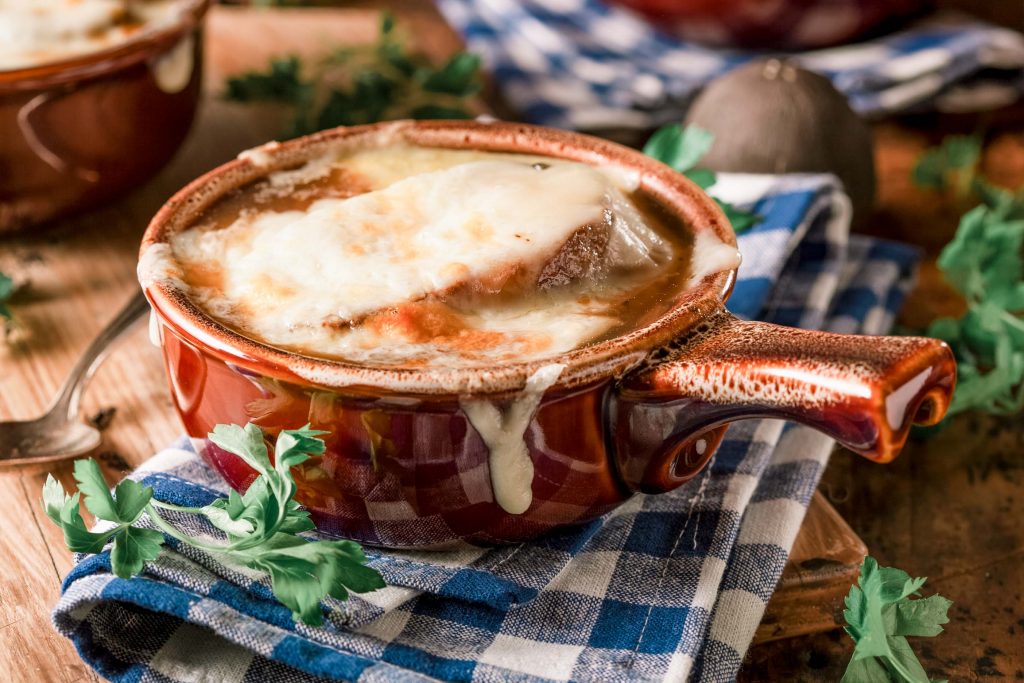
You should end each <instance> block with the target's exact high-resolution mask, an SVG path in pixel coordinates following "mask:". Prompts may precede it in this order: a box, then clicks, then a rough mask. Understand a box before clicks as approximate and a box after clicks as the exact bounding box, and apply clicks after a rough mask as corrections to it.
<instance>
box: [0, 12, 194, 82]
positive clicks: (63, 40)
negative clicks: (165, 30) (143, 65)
mask: <svg viewBox="0 0 1024 683" xmlns="http://www.w3.org/2000/svg"><path fill="white" fill-rule="evenodd" d="M181 6H182V0H133V1H132V2H126V1H125V0H0V70H6V69H20V68H25V67H30V66H37V65H40V64H46V63H48V62H54V61H57V60H60V59H66V58H69V57H73V56H76V55H81V54H87V53H90V52H96V51H98V50H102V49H104V48H108V47H111V46H113V45H117V44H118V43H122V42H124V41H126V40H128V39H129V38H131V37H132V36H134V35H136V34H137V33H138V32H139V30H141V29H144V28H152V27H157V26H165V25H169V24H171V23H173V21H174V20H175V19H176V18H177V17H178V14H179V10H180V8H181Z"/></svg>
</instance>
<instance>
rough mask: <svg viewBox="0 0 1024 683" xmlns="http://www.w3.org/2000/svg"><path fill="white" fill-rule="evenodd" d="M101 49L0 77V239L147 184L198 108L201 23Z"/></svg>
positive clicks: (192, 1)
mask: <svg viewBox="0 0 1024 683" xmlns="http://www.w3.org/2000/svg"><path fill="white" fill-rule="evenodd" d="M209 3H210V0H183V9H182V13H181V18H180V20H179V21H177V22H176V23H174V24H173V25H170V26H166V27H160V28H158V29H154V30H152V31H148V30H146V31H141V32H140V33H139V34H138V36H136V37H133V38H132V39H130V40H128V41H126V42H124V43H120V44H117V45H115V46H112V47H109V48H105V49H103V50H99V51H96V52H90V53H87V54H83V55H79V56H75V57H71V58H68V59H62V60H60V61H55V62H49V63H46V64H41V65H38V66H32V67H25V68H20V69H13V70H3V71H0V235H2V234H4V233H7V232H13V231H15V230H19V229H23V228H27V227H30V226H33V225H37V224H39V223H43V222H45V221H49V220H51V219H54V218H58V217H62V216H67V215H70V214H73V213H76V212H79V211H82V210H84V209H88V208H91V207H94V206H97V205H99V204H102V203H103V202H105V201H107V200H109V199H111V198H113V197H115V196H117V195H118V194H121V193H123V192H126V191H128V190H130V189H132V188H134V187H137V186H138V185H141V184H142V183H143V182H145V181H146V180H148V179H149V178H150V177H151V176H152V175H153V174H155V173H156V172H157V171H158V170H160V168H161V167H162V166H163V165H164V164H165V163H167V161H168V160H169V159H170V158H171V156H172V155H173V154H174V152H175V151H177V149H178V147H179V145H180V144H181V142H182V140H184V138H185V134H186V133H187V132H188V129H189V126H191V124H192V119H193V117H194V115H195V111H196V105H197V104H198V103H199V86H200V80H201V74H202V45H203V41H202V31H201V29H202V19H203V17H204V15H205V13H206V10H207V8H208V7H209Z"/></svg>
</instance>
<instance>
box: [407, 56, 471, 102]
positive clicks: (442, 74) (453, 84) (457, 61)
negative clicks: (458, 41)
mask: <svg viewBox="0 0 1024 683" xmlns="http://www.w3.org/2000/svg"><path fill="white" fill-rule="evenodd" d="M479 72H480V57H478V56H477V55H474V54H470V53H469V52H460V53H458V54H456V55H455V56H453V57H452V58H451V59H449V60H448V62H447V63H446V64H445V65H444V66H442V67H441V68H440V69H438V70H437V71H434V72H432V73H429V72H427V73H426V75H425V76H424V77H422V78H421V85H422V87H423V89H424V90H426V91H427V92H436V93H447V94H449V95H456V96H458V97H469V96H470V95H474V94H476V93H477V92H478V91H479V90H480V79H479V78H478V75H479Z"/></svg>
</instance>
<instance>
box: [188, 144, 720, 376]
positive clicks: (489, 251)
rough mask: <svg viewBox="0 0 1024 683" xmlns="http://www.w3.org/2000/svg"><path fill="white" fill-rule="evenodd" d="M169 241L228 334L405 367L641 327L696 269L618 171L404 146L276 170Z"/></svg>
mask: <svg viewBox="0 0 1024 683" xmlns="http://www.w3.org/2000/svg"><path fill="white" fill-rule="evenodd" d="M712 239H713V238H712ZM716 244H717V246H718V247H720V249H719V252H721V251H722V249H721V248H724V251H725V252H726V255H727V256H728V258H727V259H726V262H721V258H720V256H721V253H719V256H718V260H719V262H721V263H720V267H719V268H718V269H722V268H726V267H732V266H734V265H735V262H734V260H735V259H736V258H738V257H737V256H736V252H735V249H734V248H732V247H727V246H726V245H722V244H719V243H717V241H716ZM697 246H700V245H697ZM714 246H715V245H712V247H714ZM170 249H171V257H172V259H173V268H174V271H175V273H176V277H177V278H178V279H179V280H181V281H182V282H183V283H184V286H186V287H187V288H188V292H189V295H190V297H191V298H192V299H193V301H195V302H196V303H197V304H198V305H199V306H200V307H201V308H203V309H204V310H205V311H206V312H207V313H208V314H209V315H210V316H211V317H213V318H214V319H216V320H218V321H219V322H221V323H223V324H225V325H227V326H229V327H231V328H233V329H235V330H236V331H238V332H240V333H241V334H244V335H246V336H248V337H250V338H252V339H254V340H257V341H260V342H262V343H265V344H269V345H272V346H276V347H279V348H283V349H287V350H290V351H295V352H299V353H302V354H305V355H310V356H315V357H323V358H332V359H344V360H348V361H352V362H356V363H360V364H370V365H389V366H406V367H422V366H439V367H469V366H486V365H488V364H493V363H500V362H507V361H514V360H534V359H541V358H545V357H549V356H554V355H556V354H559V353H563V352H566V351H570V350H572V349H575V348H578V347H581V346H584V345H587V344H591V343H594V342H596V341H599V340H602V339H606V338H609V337H612V336H615V335H619V334H621V333H623V332H624V331H628V330H630V329H633V328H636V327H639V326H642V325H644V324H646V323H649V322H651V321H653V320H654V319H655V318H657V317H658V316H660V315H662V314H663V313H664V312H665V311H666V309H667V308H668V307H669V306H670V305H671V303H672V302H673V301H674V300H675V299H676V298H677V297H678V294H679V292H680V291H681V290H682V289H683V288H685V286H686V283H687V282H688V281H689V280H690V278H691V277H693V276H695V275H701V274H703V270H702V269H701V268H696V267H695V262H694V261H693V252H694V245H693V244H691V238H689V237H688V236H686V231H684V230H682V229H681V228H680V226H674V225H673V224H672V223H671V222H670V221H669V220H668V218H667V217H666V216H665V215H663V214H662V213H661V211H659V209H658V208H657V207H656V206H655V205H654V204H653V202H651V201H650V200H647V199H646V198H644V197H642V196H640V195H639V194H638V193H635V192H633V190H632V188H630V187H629V178H628V177H627V175H626V174H623V173H621V172H619V173H616V172H612V171H608V170H602V169H598V168H595V167H592V166H588V165H585V164H580V163H576V162H570V161H564V160H559V159H554V158H548V157H537V156H526V155H517V154H499V153H490V152H478V151H468V150H443V149H433V148H424V147H411V146H402V145H393V146H386V147H382V148H378V149H368V150H363V151H358V152H353V153H348V154H346V155H344V156H327V157H323V158H319V159H315V160H313V161H310V162H308V163H306V164H305V165H304V166H302V167H300V168H296V169H293V170H288V171H279V172H276V173H273V174H271V175H270V176H269V177H268V178H267V179H265V180H261V181H258V182H255V183H253V184H250V185H248V186H246V187H243V188H241V189H239V190H236V191H234V192H233V193H231V194H229V195H227V196H226V197H224V198H222V199H220V200H219V201H218V202H217V203H215V204H214V205H213V206H212V207H211V208H210V209H208V210H207V211H206V212H205V213H204V214H203V216H202V217H201V218H200V220H198V221H197V222H196V223H195V224H194V225H192V226H191V227H189V228H188V229H186V230H183V231H181V232H179V233H177V234H176V235H174V236H173V237H172V239H171V243H170ZM703 251H707V249H706V245H705V248H704V249H703ZM698 265H699V264H698Z"/></svg>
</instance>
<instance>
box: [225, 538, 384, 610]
mask: <svg viewBox="0 0 1024 683" xmlns="http://www.w3.org/2000/svg"><path fill="white" fill-rule="evenodd" d="M243 561H245V562H246V564H248V565H249V566H251V567H254V568H258V569H261V570H263V571H265V572H267V573H268V574H270V577H271V585H272V589H273V592H274V596H275V597H277V599H278V600H280V601H281V602H282V603H283V604H285V605H287V606H288V607H289V609H291V610H292V613H293V615H294V617H295V618H296V619H299V620H301V621H302V622H303V623H305V624H310V625H319V624H320V623H321V621H322V615H321V613H320V601H321V600H323V599H324V598H326V597H327V596H331V597H334V598H337V599H338V600H345V599H346V598H347V597H348V591H349V590H351V591H353V592H356V593H366V592H369V591H373V590H377V589H378V588H383V587H384V581H383V579H381V576H380V574H379V573H377V571H375V570H373V569H370V568H369V567H366V566H365V562H366V557H365V555H363V551H362V549H361V548H360V547H359V546H358V545H357V544H355V543H353V542H351V541H319V542H315V543H310V542H307V541H305V540H303V539H302V538H299V537H297V536H288V535H285V534H278V535H277V536H275V537H274V538H273V539H272V540H271V541H270V542H268V543H266V544H264V546H263V547H261V548H259V549H254V550H253V551H251V552H250V554H249V557H248V558H247V559H243Z"/></svg>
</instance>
